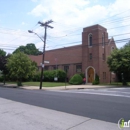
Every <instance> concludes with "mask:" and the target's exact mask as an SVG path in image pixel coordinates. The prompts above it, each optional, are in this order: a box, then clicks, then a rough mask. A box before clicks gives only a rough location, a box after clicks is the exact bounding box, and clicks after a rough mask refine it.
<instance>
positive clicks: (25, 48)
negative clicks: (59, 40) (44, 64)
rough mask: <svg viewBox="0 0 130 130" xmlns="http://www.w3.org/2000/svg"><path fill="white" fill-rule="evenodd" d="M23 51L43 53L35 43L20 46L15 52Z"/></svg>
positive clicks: (31, 53) (33, 53)
mask: <svg viewBox="0 0 130 130" xmlns="http://www.w3.org/2000/svg"><path fill="white" fill-rule="evenodd" d="M17 52H23V53H25V54H27V55H40V54H42V52H41V51H39V50H38V49H37V48H36V46H35V45H34V44H33V43H29V44H27V45H26V46H20V47H18V48H17V49H16V50H15V51H14V52H13V53H17Z"/></svg>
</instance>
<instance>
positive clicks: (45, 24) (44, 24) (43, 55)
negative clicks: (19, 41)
mask: <svg viewBox="0 0 130 130" xmlns="http://www.w3.org/2000/svg"><path fill="white" fill-rule="evenodd" d="M52 22H53V21H52V20H49V21H47V22H45V23H43V22H40V21H39V22H38V24H40V26H41V27H44V28H45V33H44V40H43V39H42V38H41V37H40V36H39V35H38V34H37V33H35V32H33V31H31V30H28V32H29V33H34V34H35V35H37V36H38V37H39V38H40V39H41V40H42V41H43V42H44V45H43V53H42V68H41V80H40V89H42V78H43V68H44V59H45V47H46V36H47V28H53V27H52V26H50V25H49V24H50V23H52Z"/></svg>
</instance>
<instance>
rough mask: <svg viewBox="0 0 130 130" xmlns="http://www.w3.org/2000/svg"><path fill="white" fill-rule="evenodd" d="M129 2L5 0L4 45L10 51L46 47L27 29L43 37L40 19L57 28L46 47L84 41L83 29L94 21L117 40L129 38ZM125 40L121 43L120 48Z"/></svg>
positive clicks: (1, 12)
mask: <svg viewBox="0 0 130 130" xmlns="http://www.w3.org/2000/svg"><path fill="white" fill-rule="evenodd" d="M129 5H130V0H93V1H91V0H1V1H0V39H1V40H0V46H1V49H4V50H5V51H6V52H7V53H11V52H13V51H14V50H15V49H16V48H17V47H18V46H20V45H26V44H27V43H34V44H35V45H36V47H37V48H38V49H40V50H42V47H43V43H42V41H41V40H40V39H39V38H38V37H37V36H36V35H34V34H29V33H28V32H27V31H28V30H29V29H31V30H34V31H35V32H36V33H37V34H39V35H40V36H41V37H42V36H43V35H44V28H42V27H40V26H39V25H38V24H37V22H38V21H42V22H45V21H46V20H50V19H52V20H53V21H54V22H53V23H52V24H51V25H52V26H53V27H54V28H53V29H48V32H47V33H48V37H47V46H46V49H55V48H59V47H66V46H72V45H75V44H81V40H82V39H81V33H82V29H83V28H84V27H87V26H90V25H94V24H100V25H102V26H104V27H106V28H107V29H108V33H109V36H110V38H111V37H112V36H113V37H114V39H115V40H116V41H117V40H122V39H128V38H129V37H130V34H129V33H130V31H129V30H130V25H129V23H130V22H129V20H130V13H129V12H130V7H129ZM103 21H104V22H103ZM119 34H121V35H119ZM115 35H118V36H115ZM125 43H126V41H125V42H117V47H121V46H123V45H124V44H125Z"/></svg>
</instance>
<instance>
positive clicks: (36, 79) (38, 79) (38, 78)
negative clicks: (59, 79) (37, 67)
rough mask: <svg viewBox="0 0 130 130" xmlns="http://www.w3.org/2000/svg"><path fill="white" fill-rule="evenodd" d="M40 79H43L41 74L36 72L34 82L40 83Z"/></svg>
mask: <svg viewBox="0 0 130 130" xmlns="http://www.w3.org/2000/svg"><path fill="white" fill-rule="evenodd" d="M40 78H41V72H36V73H35V74H34V75H33V77H32V80H33V81H40Z"/></svg>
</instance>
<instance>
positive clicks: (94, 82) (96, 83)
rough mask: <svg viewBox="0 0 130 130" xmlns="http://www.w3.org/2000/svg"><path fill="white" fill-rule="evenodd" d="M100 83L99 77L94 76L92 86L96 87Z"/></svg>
mask: <svg viewBox="0 0 130 130" xmlns="http://www.w3.org/2000/svg"><path fill="white" fill-rule="evenodd" d="M99 83H100V80H99V76H98V75H97V74H96V75H95V80H94V81H93V83H92V84H93V85H98V84H99Z"/></svg>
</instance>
